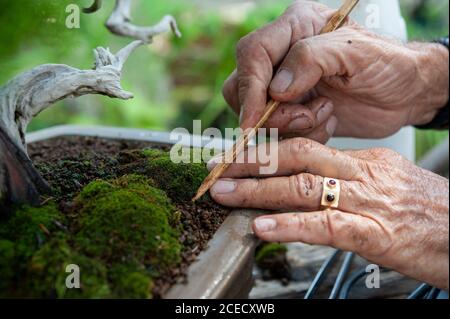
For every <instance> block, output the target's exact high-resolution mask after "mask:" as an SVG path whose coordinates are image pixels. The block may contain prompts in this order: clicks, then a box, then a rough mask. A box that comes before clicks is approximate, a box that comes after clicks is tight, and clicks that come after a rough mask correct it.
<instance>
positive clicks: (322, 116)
mask: <svg viewBox="0 0 450 319" xmlns="http://www.w3.org/2000/svg"><path fill="white" fill-rule="evenodd" d="M332 111H333V106H332V105H331V102H327V103H325V105H324V106H322V108H321V109H320V110H319V112H317V121H318V122H319V123H323V122H325V120H326V119H327V118H328V117H329V116H330V114H331V112H332Z"/></svg>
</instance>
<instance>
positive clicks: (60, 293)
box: [21, 236, 110, 298]
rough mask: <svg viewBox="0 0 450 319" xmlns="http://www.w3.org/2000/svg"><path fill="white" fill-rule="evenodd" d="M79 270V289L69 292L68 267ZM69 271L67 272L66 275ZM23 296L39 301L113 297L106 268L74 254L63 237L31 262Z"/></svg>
mask: <svg viewBox="0 0 450 319" xmlns="http://www.w3.org/2000/svg"><path fill="white" fill-rule="evenodd" d="M71 264H73V265H77V266H78V267H79V275H80V288H72V289H68V288H67V287H66V279H67V277H68V276H69V275H71V273H72V272H71V271H70V269H67V268H66V267H67V266H68V265H71ZM66 270H67V271H66ZM25 278H26V279H25V282H24V283H23V286H22V289H21V290H22V294H23V296H25V297H38V298H54V297H56V298H105V297H108V296H109V295H110V289H109V286H108V282H107V273H106V268H105V266H104V265H103V264H102V263H101V262H99V261H97V260H95V259H92V258H88V257H86V256H83V255H81V254H79V253H77V252H75V251H74V250H73V249H72V248H71V247H70V246H69V244H68V243H67V240H66V238H65V237H64V236H56V237H55V238H53V239H52V240H51V241H49V242H48V243H47V244H45V245H44V246H42V248H40V249H39V250H38V251H37V252H36V254H34V256H33V257H32V258H31V261H30V263H29V266H28V270H27V274H26V277H25Z"/></svg>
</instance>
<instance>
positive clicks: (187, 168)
mask: <svg viewBox="0 0 450 319" xmlns="http://www.w3.org/2000/svg"><path fill="white" fill-rule="evenodd" d="M195 151H196V150H195V149H191V158H192V153H193V152H195ZM143 154H144V155H145V156H146V157H147V159H148V163H147V166H146V170H145V174H146V175H147V176H148V177H150V178H152V179H153V181H154V182H155V184H156V186H157V187H158V188H161V189H162V190H164V191H165V192H166V193H167V194H168V195H169V196H170V198H172V199H173V200H174V201H187V200H190V199H191V198H192V197H194V195H195V193H196V191H197V189H198V188H199V186H200V185H201V183H202V182H203V180H204V179H205V178H206V176H208V170H207V169H206V166H205V164H204V163H174V162H173V161H172V160H171V159H170V153H169V152H164V151H160V150H154V149H150V150H144V151H143Z"/></svg>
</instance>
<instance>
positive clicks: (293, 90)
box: [208, 1, 449, 290]
mask: <svg viewBox="0 0 450 319" xmlns="http://www.w3.org/2000/svg"><path fill="white" fill-rule="evenodd" d="M333 13H334V10H331V9H329V8H327V7H326V6H323V5H320V4H317V3H314V2H309V1H297V2H295V3H294V4H293V5H292V6H291V7H289V8H288V9H287V11H286V12H285V13H284V14H283V15H282V16H281V17H280V18H279V19H278V20H276V21H275V22H273V23H271V24H269V25H267V26H265V27H262V28H261V29H259V30H256V31H255V32H253V33H251V34H249V35H247V36H246V37H244V38H243V39H241V41H240V42H239V43H238V45H237V67H236V70H235V71H234V72H233V73H232V74H231V75H230V77H229V79H228V80H227V81H226V83H225V85H224V88H223V93H224V97H225V99H226V100H227V102H228V103H229V104H230V106H231V107H232V108H233V109H234V110H235V111H236V112H237V113H240V121H241V127H242V128H243V129H247V128H249V127H252V126H254V125H255V123H256V122H257V121H258V119H259V118H260V117H261V115H262V114H263V112H264V107H265V104H266V102H267V99H268V98H269V97H272V98H273V99H275V100H277V101H281V102H282V104H281V106H280V108H279V109H278V110H277V111H276V112H275V114H274V115H273V116H272V117H271V119H269V121H267V123H266V127H271V128H279V133H280V135H281V136H284V137H304V138H308V139H304V138H294V139H291V140H285V141H283V142H282V143H280V145H279V149H278V160H279V166H278V170H277V172H276V173H275V174H273V175H272V176H261V175H260V170H259V167H260V165H259V164H258V163H256V164H250V163H244V164H236V163H235V164H232V165H231V166H230V168H229V169H228V170H227V172H226V174H225V175H224V178H223V179H221V180H219V181H218V182H217V183H216V184H215V185H214V186H213V187H212V189H211V195H212V197H213V198H214V199H215V200H216V201H217V202H219V203H221V204H223V205H226V206H232V207H249V208H260V209H268V210H272V211H276V212H283V213H281V214H278V215H267V216H263V217H260V218H258V219H256V220H255V222H254V224H253V229H254V231H255V233H256V235H257V236H259V237H260V238H262V239H263V240H266V241H275V242H277V241H280V242H293V241H301V242H306V243H310V244H320V245H330V246H333V247H336V248H340V249H343V250H348V251H354V252H356V253H358V254H359V255H361V256H363V257H365V258H367V259H368V260H370V261H372V262H374V263H377V264H379V265H382V266H385V267H388V268H391V269H394V270H397V271H399V272H401V273H403V274H405V275H408V276H410V277H413V278H415V279H417V280H421V281H425V282H427V283H429V284H431V285H434V286H436V287H439V288H442V289H446V290H448V282H449V279H448V276H449V243H448V238H449V233H448V228H449V219H448V215H449V206H448V205H449V204H448V201H449V183H448V180H447V179H445V178H442V177H440V176H437V175H435V174H433V173H431V172H428V171H425V170H423V169H421V168H419V167H417V166H415V165H414V164H413V163H411V162H409V161H407V160H406V159H404V158H402V157H401V156H400V155H398V154H397V153H395V152H393V151H390V150H387V149H370V150H364V151H344V152H340V151H337V150H333V149H330V148H327V147H325V146H323V145H321V144H319V143H316V142H313V141H312V140H315V141H318V142H320V143H325V142H326V141H327V140H328V139H329V138H330V137H331V136H350V137H360V138H382V137H387V136H390V135H392V134H394V133H396V132H397V131H398V130H400V129H401V128H402V127H404V126H407V125H421V124H426V123H429V122H430V121H431V120H432V119H433V118H434V116H435V115H436V114H437V112H438V111H439V109H440V108H441V107H442V106H444V105H445V104H446V103H447V102H448V98H449V90H448V86H449V75H448V68H449V56H448V50H447V49H446V48H445V47H443V46H441V45H438V44H420V43H410V44H402V43H399V42H396V41H394V40H390V39H389V40H388V39H385V38H382V37H380V36H377V35H375V34H373V33H371V32H369V31H367V30H364V29H363V28H362V27H360V26H358V25H357V24H355V23H354V22H352V21H347V22H346V24H345V25H344V26H343V27H342V28H341V29H339V30H337V31H335V32H333V33H331V34H324V35H318V34H319V33H320V30H321V29H322V28H323V27H324V26H325V24H326V22H327V21H328V20H329V19H330V17H331V16H332V14H333ZM274 73H275V76H274ZM247 152H255V149H254V148H250V149H249V150H248V151H247ZM250 158H252V156H250ZM217 161H218V159H213V160H212V161H211V162H210V163H209V164H208V167H209V169H212V167H214V165H216V162H217ZM261 166H264V165H261ZM324 176H326V177H331V178H336V179H339V180H341V199H340V203H339V207H338V209H332V210H326V211H325V210H321V207H320V198H321V196H322V187H323V185H322V183H323V177H324ZM254 177H258V179H255V178H254ZM286 212H288V213H286ZM291 212H292V213H291Z"/></svg>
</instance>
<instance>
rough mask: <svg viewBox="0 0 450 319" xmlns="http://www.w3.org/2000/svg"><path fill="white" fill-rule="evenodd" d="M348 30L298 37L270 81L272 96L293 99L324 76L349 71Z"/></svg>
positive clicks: (282, 100)
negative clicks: (347, 58) (346, 33)
mask: <svg viewBox="0 0 450 319" xmlns="http://www.w3.org/2000/svg"><path fill="white" fill-rule="evenodd" d="M339 33H340V34H339ZM344 34H345V33H343V32H340V30H338V31H336V32H333V33H332V34H323V35H319V36H315V37H311V38H307V39H303V40H300V41H297V42H296V43H295V44H294V45H293V46H292V47H291V49H290V50H289V52H288V54H287V55H286V57H285V59H284V61H283V62H282V63H281V65H280V67H279V69H278V72H277V74H276V75H275V77H274V79H273V80H272V82H271V84H270V88H269V93H270V95H271V96H272V98H273V99H275V100H277V101H281V102H288V101H292V100H295V99H298V98H299V97H301V96H303V95H304V94H305V93H307V92H308V91H309V90H311V89H312V88H314V87H315V86H316V84H317V83H318V82H319V81H320V79H321V78H322V77H332V76H338V75H345V74H348V73H349V70H348V67H349V65H348V60H346V59H345V58H344V57H345V56H346V52H345V51H348V49H347V47H348V46H349V45H348V40H344V38H346V37H345V36H344ZM345 43H346V44H347V45H345ZM350 61H351V60H350Z"/></svg>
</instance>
